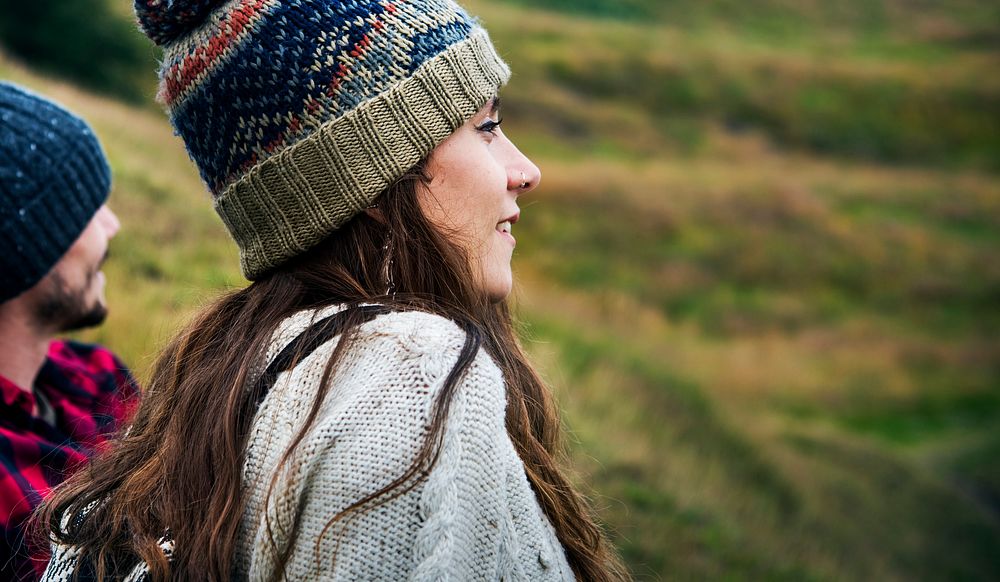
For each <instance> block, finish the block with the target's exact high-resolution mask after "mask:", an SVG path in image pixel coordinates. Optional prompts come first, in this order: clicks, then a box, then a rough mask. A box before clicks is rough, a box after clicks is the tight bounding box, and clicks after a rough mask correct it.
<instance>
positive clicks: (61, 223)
mask: <svg viewBox="0 0 1000 582" xmlns="http://www.w3.org/2000/svg"><path fill="white" fill-rule="evenodd" d="M110 190H111V168H109V167H108V162H107V160H106V158H105V157H104V152H103V151H102V150H101V144H100V143H99V142H98V141H97V137H96V136H95V135H94V132H93V131H92V130H91V129H90V126H88V125H87V123H86V122H85V121H83V120H82V119H80V118H79V117H77V116H76V115H73V114H72V113H70V112H69V111H66V110H65V109H63V108H62V107H60V106H58V105H56V104H55V103H53V102H51V101H49V100H48V99H45V98H44V97H41V96H39V95H36V94H34V93H31V92H30V91H27V90H25V89H24V88H22V87H18V86H17V85H14V84H12V83H7V82H2V81H0V303H2V302H4V301H7V300H8V299H11V298H13V297H16V296H18V295H20V294H21V293H23V292H24V291H27V290H28V289H30V288H31V287H33V286H34V285H35V283H37V282H38V281H39V280H41V278H42V277H44V276H45V274H46V273H48V272H49V270H51V269H52V267H53V266H55V264H56V263H57V262H58V261H59V259H60V258H61V257H62V256H63V255H64V254H65V253H66V251H67V250H69V248H70V247H71V246H72V245H73V243H74V242H75V241H76V239H77V238H78V237H79V236H80V233H81V232H83V229H84V228H86V226H87V224H88V223H89V222H90V219H91V218H93V216H94V214H96V213H97V210H98V209H99V208H100V207H101V205H102V204H104V202H105V200H107V199H108V192H109V191H110Z"/></svg>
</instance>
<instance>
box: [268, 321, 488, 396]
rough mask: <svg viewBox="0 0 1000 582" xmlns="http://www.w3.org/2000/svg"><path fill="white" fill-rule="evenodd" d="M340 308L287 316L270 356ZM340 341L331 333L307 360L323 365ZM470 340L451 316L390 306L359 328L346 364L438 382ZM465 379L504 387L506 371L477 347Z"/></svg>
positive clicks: (370, 371) (372, 372)
mask: <svg viewBox="0 0 1000 582" xmlns="http://www.w3.org/2000/svg"><path fill="white" fill-rule="evenodd" d="M341 309H342V308H341V307H339V306H331V307H327V308H323V309H318V310H310V311H302V312H299V313H296V314H294V315H292V316H291V317H289V318H287V319H286V320H285V321H284V322H282V323H281V324H280V325H279V326H278V329H277V330H276V332H275V334H274V336H273V340H272V342H271V345H270V347H269V348H268V356H267V357H268V360H270V359H272V358H273V357H274V356H275V355H276V354H277V353H278V352H279V351H281V350H282V349H283V348H284V347H285V346H286V345H288V344H289V343H290V342H291V341H293V340H294V339H295V338H296V337H298V336H299V335H300V334H302V333H303V332H305V331H306V330H307V329H308V328H309V327H310V326H312V325H314V324H316V323H317V322H319V321H322V320H323V319H325V318H328V317H330V316H332V315H335V314H337V313H338V312H340V311H341ZM337 341H338V340H337V337H336V336H335V337H332V338H330V339H329V340H328V341H326V342H325V343H324V344H322V345H321V346H319V347H318V348H317V349H316V350H315V352H314V353H313V354H312V356H311V357H309V358H307V359H306V360H303V362H302V364H303V365H306V366H309V367H313V366H321V365H322V364H323V363H325V362H326V361H327V360H328V359H329V357H330V356H331V355H332V353H333V351H334V348H335V346H336V345H337ZM469 341H470V337H469V333H468V332H467V331H466V330H464V329H463V328H462V327H461V326H459V325H458V324H457V323H456V322H454V321H452V320H451V319H448V318H447V317H443V316H441V315H437V314H434V313H428V312H425V311H416V310H409V311H390V312H388V313H382V314H380V315H378V316H376V317H374V318H373V319H371V320H370V321H367V322H365V323H363V324H362V325H361V326H359V328H358V329H357V330H355V333H354V337H353V338H352V342H351V345H350V348H349V352H348V354H346V355H345V359H344V360H343V362H342V366H343V367H345V368H347V369H354V368H358V367H360V368H361V369H365V370H367V372H366V373H365V376H372V377H373V376H380V375H384V374H386V373H392V372H398V373H400V374H402V375H404V376H407V377H409V378H410V379H411V380H413V381H422V382H430V383H431V384H432V385H434V384H438V383H440V382H442V381H443V380H444V378H445V377H446V376H447V375H448V373H449V372H450V371H451V370H452V368H453V367H454V366H455V365H456V363H458V362H459V360H460V357H461V356H462V353H463V350H465V349H467V348H468V347H470V346H467V343H468V342H469ZM471 347H476V346H474V345H473V346H471ZM464 383H466V384H472V385H474V386H477V385H480V384H484V383H485V384H487V385H489V386H490V387H491V388H492V389H494V390H495V389H496V387H497V385H499V386H500V387H501V388H502V385H503V376H502V373H501V372H500V369H499V368H498V367H497V365H496V363H495V362H494V361H493V359H492V358H491V357H490V356H489V355H488V354H487V353H486V351H485V350H484V349H481V348H477V349H476V350H475V351H474V352H472V353H471V361H470V362H469V363H468V368H467V370H466V372H465V380H464ZM501 393H502V389H501Z"/></svg>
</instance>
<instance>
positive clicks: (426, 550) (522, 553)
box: [50, 309, 573, 581]
mask: <svg viewBox="0 0 1000 582" xmlns="http://www.w3.org/2000/svg"><path fill="white" fill-rule="evenodd" d="M334 311H335V310H334V309H326V310H321V311H319V312H304V313H300V314H297V315H295V316H293V317H291V318H289V319H288V320H286V321H285V322H284V323H283V324H282V325H281V326H280V327H279V329H278V331H277V333H276V336H275V340H274V341H273V342H272V345H271V347H270V349H269V353H268V360H270V359H271V358H273V357H274V356H275V355H276V354H277V353H278V352H279V351H280V350H281V348H283V347H284V346H285V345H286V344H287V343H288V342H290V341H291V340H292V339H294V338H295V337H296V336H297V335H298V334H299V333H301V332H302V331H303V330H305V329H306V327H307V326H308V325H309V324H310V323H311V322H312V321H314V320H319V319H321V318H323V317H325V316H327V315H330V314H332V313H334ZM336 341H337V340H336V339H334V340H332V341H330V342H327V343H326V344H325V345H323V346H321V347H320V348H319V349H317V350H316V351H315V352H313V353H312V355H310V356H309V357H308V358H306V359H305V360H303V361H302V362H301V363H300V364H299V365H298V366H297V367H296V368H295V369H293V370H290V371H289V372H286V373H284V374H282V375H280V376H279V377H278V380H277V382H276V383H275V385H274V387H273V388H272V389H271V391H270V392H269V393H268V396H267V398H265V400H264V402H263V403H262V405H261V407H260V409H259V411H258V413H257V416H256V417H255V419H254V423H253V428H252V432H251V436H250V441H249V442H250V445H249V448H248V451H247V458H246V465H245V471H244V475H245V483H246V484H247V487H248V488H249V491H248V493H249V503H248V506H247V508H246V512H245V513H244V518H243V523H242V527H241V532H240V538H239V540H240V541H239V545H238V555H237V557H236V561H235V568H236V573H237V577H238V578H239V579H249V580H265V579H267V578H268V576H269V575H270V574H271V572H272V571H273V569H274V567H275V565H276V564H275V562H276V556H277V551H276V550H275V549H274V548H275V544H276V545H277V547H278V548H279V549H282V548H286V547H287V544H288V539H289V535H288V534H289V531H290V529H291V527H292V523H293V517H294V516H295V515H296V513H297V514H298V515H299V533H298V537H297V538H296V541H295V544H294V547H293V548H291V554H290V559H289V561H288V564H287V569H286V579H288V580H454V581H465V580H532V581H534V580H572V579H573V573H572V570H571V568H570V567H569V564H568V563H567V561H566V558H565V554H564V552H563V549H562V546H561V545H560V543H559V541H558V539H557V538H556V535H555V531H554V530H553V528H552V526H551V525H550V523H549V521H548V520H547V519H546V517H545V515H544V513H543V512H542V510H541V508H540V507H539V505H538V502H537V501H536V498H535V495H534V493H533V491H532V489H531V487H530V486H529V484H528V479H527V477H526V475H525V472H524V466H523V464H522V463H521V460H520V458H519V457H518V455H517V453H516V452H515V450H514V446H513V444H512V443H511V441H510V438H509V437H508V435H507V431H506V428H505V424H504V417H505V406H506V399H505V390H504V383H503V378H502V375H501V373H500V370H499V369H498V368H497V366H496V365H495V364H494V362H493V361H492V360H491V359H490V358H489V356H488V355H487V354H486V353H485V352H483V351H482V350H480V352H479V353H478V354H477V355H476V357H475V360H474V362H473V364H472V365H471V366H470V368H469V370H468V371H467V373H466V374H465V376H464V378H463V379H462V381H461V382H460V384H459V386H458V387H457V390H456V392H455V396H454V400H453V401H452V406H451V410H450V413H449V416H448V419H447V423H446V427H445V430H444V438H443V442H442V444H441V449H440V455H439V457H438V460H437V463H436V464H435V465H434V467H433V468H432V469H431V471H430V474H429V475H428V477H427V479H426V480H424V481H422V482H421V483H420V484H418V485H417V486H416V487H414V488H413V489H411V490H410V491H408V492H406V493H404V494H402V495H400V496H398V497H396V498H394V499H391V500H389V501H387V502H385V503H384V504H382V505H379V506H378V507H375V508H373V509H368V510H365V511H362V512H355V513H352V514H350V517H349V518H346V519H344V520H341V521H339V522H337V523H336V524H334V525H333V526H331V527H329V528H328V527H326V526H327V524H328V522H329V520H330V519H331V518H332V517H333V516H334V515H336V514H337V513H338V512H339V511H341V510H342V509H344V508H346V507H347V506H348V505H350V504H351V503H352V502H354V501H357V500H358V499H360V498H362V497H363V496H365V495H367V494H369V493H372V492H374V491H376V490H378V489H379V488H381V487H382V486H384V485H387V484H388V483H390V482H391V481H392V480H393V479H394V478H396V477H398V476H400V475H402V474H403V473H404V472H405V470H406V469H407V468H408V467H409V465H410V463H411V461H412V459H413V458H414V456H415V454H416V452H417V451H418V450H419V448H420V446H421V444H422V443H423V441H424V439H425V437H426V434H427V429H428V425H429V419H430V415H431V411H432V407H433V403H434V400H435V397H436V396H437V394H438V391H439V390H440V389H441V387H442V385H443V383H444V380H445V378H446V376H447V375H448V372H449V371H450V370H451V369H452V367H453V366H454V364H455V362H456V361H457V359H458V354H459V351H460V350H461V347H462V345H463V343H464V342H465V334H464V332H463V331H462V330H461V329H459V328H458V326H456V325H455V324H454V323H452V322H451V321H449V320H447V319H444V318H441V317H438V316H434V315H429V314H426V313H419V312H399V313H390V314H387V315H383V316H380V317H378V318H376V319H375V320H373V321H371V322H369V323H367V324H364V325H362V326H361V328H360V329H359V331H358V335H357V339H356V341H355V343H354V344H353V346H352V347H351V349H350V351H349V352H348V353H347V354H345V357H344V359H343V360H341V364H340V366H339V367H338V369H337V371H336V373H335V374H334V375H333V377H332V381H331V383H330V389H329V392H328V394H327V396H326V398H325V399H324V401H323V403H322V405H321V409H320V413H319V416H318V418H317V421H316V422H315V423H314V424H313V426H312V427H311V428H310V429H309V431H308V433H307V434H306V437H305V438H304V439H303V441H302V442H301V444H300V445H299V446H298V448H297V449H296V452H295V454H294V456H293V457H292V459H291V461H290V462H289V463H287V464H286V467H285V470H283V471H282V473H281V475H280V476H279V480H278V481H277V485H276V487H275V489H274V491H273V492H272V494H271V496H270V500H269V501H268V500H266V498H267V494H268V487H269V485H270V482H271V477H272V476H273V475H274V472H275V470H276V467H277V465H278V463H279V462H280V459H281V457H282V455H283V453H284V452H285V450H286V449H287V448H288V446H289V444H290V442H291V439H292V438H293V437H294V435H295V434H296V433H297V431H298V430H299V428H300V427H301V424H302V422H304V418H305V416H306V415H307V414H308V411H309V407H310V405H311V403H312V402H313V399H314V396H315V394H316V391H317V389H318V387H319V382H320V378H321V376H322V374H323V371H324V367H325V364H326V362H327V361H328V360H329V358H330V355H331V353H332V350H333V348H334V346H335V345H336ZM269 532H270V534H269ZM269 538H271V539H273V541H274V544H272V543H271V542H270V541H269ZM62 550H63V552H64V555H65V554H66V552H65V550H66V549H65V548H63V549H62ZM56 552H57V554H58V552H59V548H56ZM68 554H72V551H70V552H68ZM67 557H71V556H67ZM59 559H60V556H59V555H57V556H56V558H55V559H54V562H53V564H52V565H50V574H51V573H52V570H53V566H54V565H55V562H56V561H58V560H59ZM60 569H62V568H60ZM51 579H53V580H55V579H58V578H57V577H52V578H51Z"/></svg>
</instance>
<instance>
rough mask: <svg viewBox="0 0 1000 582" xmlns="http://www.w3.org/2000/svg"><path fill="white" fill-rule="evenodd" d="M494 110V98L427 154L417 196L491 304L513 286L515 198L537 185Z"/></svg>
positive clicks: (533, 172) (496, 108)
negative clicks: (468, 263)
mask: <svg viewBox="0 0 1000 582" xmlns="http://www.w3.org/2000/svg"><path fill="white" fill-rule="evenodd" d="M499 105H500V101H499V98H497V99H494V100H491V101H490V102H489V103H487V104H486V106H484V107H483V108H482V109H481V110H479V112H478V113H476V115H474V116H473V117H472V119H470V120H469V121H467V122H466V123H465V125H463V126H461V127H459V128H458V129H457V130H455V133H453V134H451V135H450V136H449V137H448V138H447V139H446V140H445V141H443V142H441V144H440V145H438V147H437V148H436V149H435V150H434V151H433V152H431V155H430V158H429V159H428V164H427V172H428V174H429V175H430V176H431V181H430V183H429V184H428V185H427V186H426V187H425V188H421V189H420V193H419V201H420V207H421V210H423V212H424V214H425V215H426V216H427V218H428V219H429V220H430V221H431V223H432V224H434V225H435V226H436V227H438V228H440V229H442V231H443V232H444V233H445V235H446V236H448V237H449V238H450V239H451V240H452V241H453V242H455V243H457V244H459V245H461V246H462V247H463V248H464V249H465V250H466V252H468V254H469V257H470V259H471V260H472V269H473V273H477V274H478V275H477V276H478V280H477V281H476V284H477V286H478V287H479V289H480V290H482V291H484V292H486V294H487V295H488V296H489V297H490V299H491V300H493V301H502V300H503V299H504V298H506V297H507V295H509V294H510V290H511V287H512V284H513V281H512V276H511V270H510V259H511V254H512V252H513V251H514V244H515V240H514V236H513V235H512V233H511V227H512V226H513V225H514V223H515V222H517V220H518V218H519V217H520V209H519V208H518V206H517V197H518V196H520V195H521V194H524V193H525V192H529V191H531V190H533V189H534V188H535V187H536V186H538V182H539V180H540V179H541V172H540V171H539V170H538V167H537V166H535V164H533V163H532V162H531V160H529V159H528V158H526V157H525V156H524V154H522V153H521V152H520V151H519V150H518V149H517V147H515V146H514V144H513V143H512V142H511V141H510V140H509V139H507V136H505V135H504V134H503V132H502V131H501V129H500V127H499V123H498V122H499V121H500V111H499Z"/></svg>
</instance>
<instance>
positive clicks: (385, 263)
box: [382, 231, 396, 299]
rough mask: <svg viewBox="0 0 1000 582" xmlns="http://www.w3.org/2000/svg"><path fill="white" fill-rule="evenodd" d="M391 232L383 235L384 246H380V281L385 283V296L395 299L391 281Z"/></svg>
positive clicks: (393, 286)
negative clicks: (381, 255)
mask: <svg viewBox="0 0 1000 582" xmlns="http://www.w3.org/2000/svg"><path fill="white" fill-rule="evenodd" d="M392 247H393V244H392V231H388V232H386V233H385V244H384V245H382V254H383V258H382V281H383V282H384V283H385V295H386V296H387V297H390V298H392V299H395V298H396V284H395V283H393V281H392V251H393V248H392Z"/></svg>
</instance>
